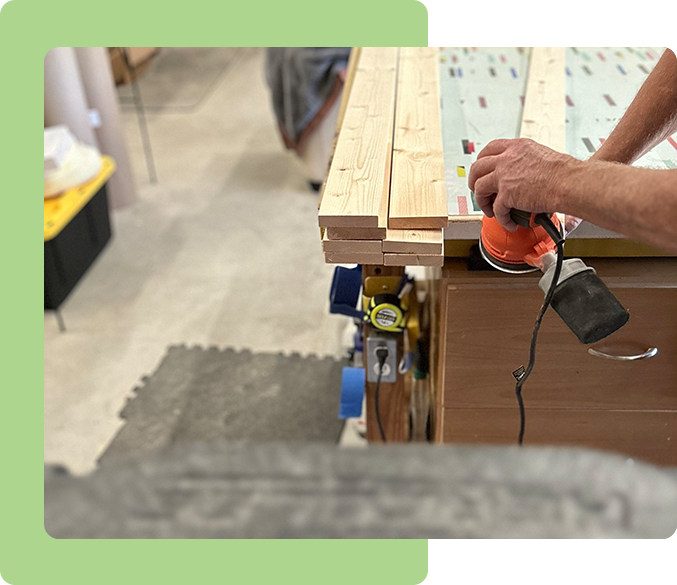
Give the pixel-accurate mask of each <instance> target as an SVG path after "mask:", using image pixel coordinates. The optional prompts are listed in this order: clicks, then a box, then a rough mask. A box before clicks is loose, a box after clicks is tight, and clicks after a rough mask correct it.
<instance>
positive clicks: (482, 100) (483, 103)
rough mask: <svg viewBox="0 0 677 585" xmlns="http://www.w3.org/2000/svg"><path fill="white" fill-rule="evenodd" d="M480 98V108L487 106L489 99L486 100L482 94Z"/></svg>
mask: <svg viewBox="0 0 677 585" xmlns="http://www.w3.org/2000/svg"><path fill="white" fill-rule="evenodd" d="M479 100H480V108H486V107H487V100H485V99H484V98H483V97H482V96H480V97H479Z"/></svg>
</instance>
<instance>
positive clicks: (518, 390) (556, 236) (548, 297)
mask: <svg viewBox="0 0 677 585" xmlns="http://www.w3.org/2000/svg"><path fill="white" fill-rule="evenodd" d="M534 223H537V224H539V225H541V226H543V228H544V229H545V231H546V232H548V235H549V236H550V237H551V238H552V240H553V241H554V242H555V244H556V246H557V264H556V265H555V273H554V274H553V277H552V282H551V283H550V286H549V287H548V292H547V293H546V294H545V299H544V300H543V305H541V310H540V311H539V312H538V317H536V323H534V330H533V332H532V334H531V346H530V348H529V363H528V365H527V369H526V370H524V371H523V372H521V373H519V374H518V372H519V371H520V370H521V369H522V368H519V369H518V370H516V371H515V372H513V376H515V377H516V378H517V383H516V384H515V395H516V396H517V404H518V405H519V411H520V432H519V436H518V438H517V443H518V444H519V445H521V444H522V441H523V440H524V427H525V425H526V417H525V414H524V400H523V399H522V386H524V382H526V381H527V378H528V377H529V376H530V375H531V371H532V370H533V369H534V364H535V363H536V342H537V341H538V331H539V329H540V328H541V321H543V316H544V315H545V312H546V311H547V310H548V307H549V306H550V302H551V301H552V297H553V295H554V294H555V288H557V283H558V281H559V276H560V273H561V272H562V263H563V262H564V238H563V237H562V234H561V233H560V230H559V229H558V228H557V226H556V225H555V224H554V223H553V222H552V220H551V219H550V218H549V217H548V216H547V215H546V214H544V213H539V214H538V215H537V216H536V217H535V219H534Z"/></svg>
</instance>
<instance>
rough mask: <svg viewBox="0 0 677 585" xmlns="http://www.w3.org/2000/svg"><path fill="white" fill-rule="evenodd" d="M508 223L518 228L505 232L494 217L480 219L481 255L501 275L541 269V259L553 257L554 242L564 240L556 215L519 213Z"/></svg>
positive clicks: (555, 250)
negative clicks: (514, 224) (550, 254)
mask: <svg viewBox="0 0 677 585" xmlns="http://www.w3.org/2000/svg"><path fill="white" fill-rule="evenodd" d="M510 219H512V220H513V221H514V222H515V223H516V224H517V226H518V227H517V230H516V231H514V232H509V231H508V230H506V229H505V228H504V227H503V226H502V225H501V224H500V223H498V221H497V220H496V218H495V217H487V216H486V215H485V216H484V217H482V232H481V234H480V235H481V237H480V253H481V254H482V257H483V258H484V259H485V260H486V261H487V262H488V263H489V264H491V265H492V266H493V267H494V268H496V269H497V270H501V271H502V272H509V273H510V274H523V273H526V272H534V271H536V270H538V269H539V268H540V267H541V263H542V260H541V258H543V257H544V256H545V255H546V254H548V253H553V254H554V253H556V252H557V242H558V241H559V240H562V241H563V240H564V235H563V233H562V228H561V226H560V222H559V219H558V218H557V216H556V215H555V214H552V216H548V215H547V214H545V213H538V214H536V213H527V212H526V211H520V210H518V209H513V210H512V211H511V213H510ZM548 230H550V233H549V232H548Z"/></svg>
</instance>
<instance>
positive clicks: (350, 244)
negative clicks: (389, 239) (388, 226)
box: [322, 234, 382, 254]
mask: <svg viewBox="0 0 677 585" xmlns="http://www.w3.org/2000/svg"><path fill="white" fill-rule="evenodd" d="M381 246H382V243H381V240H330V239H329V238H327V234H325V235H324V237H323V238H322V249H323V250H324V251H325V252H344V253H346V254H348V253H350V254H355V253H357V254H380V253H381V252H382V249H381Z"/></svg>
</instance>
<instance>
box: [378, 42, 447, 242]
mask: <svg viewBox="0 0 677 585" xmlns="http://www.w3.org/2000/svg"><path fill="white" fill-rule="evenodd" d="M392 165H393V169H392V179H391V184H390V213H389V217H388V227H389V228H395V229H398V228H400V229H422V228H442V227H445V226H446V225H447V196H446V187H445V180H444V162H443V153H442V129H441V121H440V91H439V72H438V49H436V48H430V47H403V48H401V49H400V54H399V65H398V81H397V107H396V109H395V136H394V146H393V162H392Z"/></svg>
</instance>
